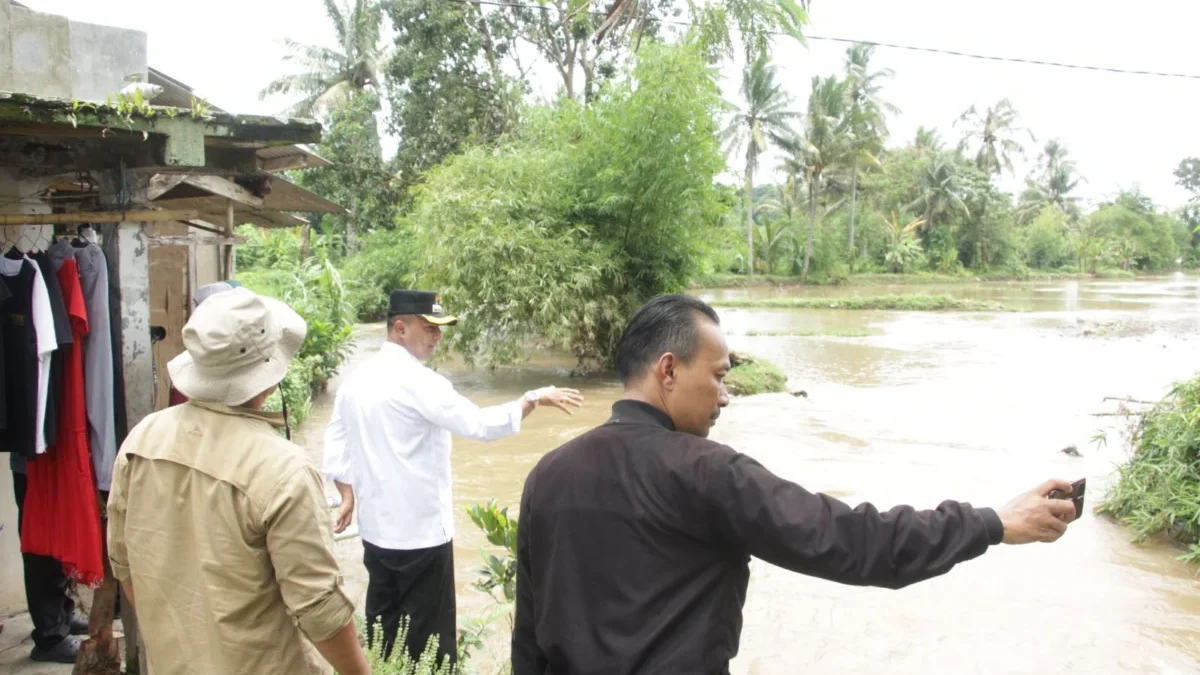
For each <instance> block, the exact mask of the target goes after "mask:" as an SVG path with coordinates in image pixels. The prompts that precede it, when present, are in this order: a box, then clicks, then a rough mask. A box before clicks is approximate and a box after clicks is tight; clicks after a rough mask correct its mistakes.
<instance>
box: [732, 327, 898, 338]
mask: <svg viewBox="0 0 1200 675" xmlns="http://www.w3.org/2000/svg"><path fill="white" fill-rule="evenodd" d="M746 335H748V336H750V337H846V338H854V337H868V336H871V335H879V331H875V330H867V329H865V328H832V329H829V330H748V331H746Z"/></svg>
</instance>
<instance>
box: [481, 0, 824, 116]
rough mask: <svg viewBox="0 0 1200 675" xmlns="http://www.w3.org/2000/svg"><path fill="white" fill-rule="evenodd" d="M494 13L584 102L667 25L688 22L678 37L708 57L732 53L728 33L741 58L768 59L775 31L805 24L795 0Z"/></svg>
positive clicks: (563, 0) (661, 0)
mask: <svg viewBox="0 0 1200 675" xmlns="http://www.w3.org/2000/svg"><path fill="white" fill-rule="evenodd" d="M602 7H604V8H603V9H602ZM685 8H686V9H687V10H688V14H689V16H687V17H685V16H684V9H685ZM500 15H501V16H502V17H503V19H504V20H505V21H506V22H507V24H508V28H509V30H511V31H512V33H513V34H514V35H516V36H518V37H519V38H521V39H522V40H523V41H525V42H527V43H529V44H531V45H533V46H534V47H535V48H536V49H537V51H538V54H539V55H540V56H541V57H542V58H543V59H544V60H545V61H546V62H547V63H549V64H551V65H553V66H554V68H555V71H556V72H557V73H558V75H559V77H560V78H561V79H562V83H563V91H564V93H565V95H566V96H567V97H568V98H577V97H582V100H583V101H584V102H585V103H586V102H588V101H590V100H591V98H592V95H593V93H594V92H595V91H596V83H597V82H598V81H599V80H600V79H603V78H604V77H607V76H608V75H610V74H613V73H615V72H617V70H618V66H619V64H620V63H622V62H623V61H624V59H625V58H626V57H628V55H629V54H630V53H631V52H637V51H638V49H639V48H640V47H641V45H642V44H643V42H644V41H648V40H653V39H656V38H661V37H665V35H664V33H665V32H666V29H667V28H668V27H673V26H675V25H677V24H687V25H689V26H690V28H687V29H684V30H683V33H684V35H685V39H694V40H697V41H698V44H699V45H700V47H701V48H702V49H704V50H705V51H706V53H707V55H708V57H709V58H710V59H712V60H713V61H714V62H715V60H717V59H719V58H721V57H725V58H728V57H729V56H732V48H733V43H734V39H735V38H737V39H739V40H740V41H741V42H742V44H743V45H745V54H746V56H747V61H755V60H757V59H758V58H765V57H766V56H767V54H768V52H769V46H770V43H771V39H772V37H773V36H775V35H789V36H792V37H795V38H797V39H801V34H800V29H801V27H802V26H803V25H804V24H805V23H806V22H807V21H808V17H807V14H806V12H805V6H804V4H803V3H801V4H797V2H796V1H795V0H724V1H718V2H710V3H705V4H703V5H702V6H701V5H696V4H694V3H690V2H689V3H687V4H686V5H685V6H684V7H681V6H680V5H679V4H678V3H675V2H672V1H671V0H644V1H642V2H635V1H634V0H614V2H612V3H610V4H607V6H602V5H598V4H597V3H596V2H594V0H545V2H542V3H539V4H538V5H537V6H536V7H532V6H530V5H528V4H525V3H510V5H506V6H504V7H503V8H502V9H501V11H500ZM693 29H695V30H693ZM580 74H582V76H583V77H582V80H583V81H582V87H581V86H580V81H579V76H580Z"/></svg>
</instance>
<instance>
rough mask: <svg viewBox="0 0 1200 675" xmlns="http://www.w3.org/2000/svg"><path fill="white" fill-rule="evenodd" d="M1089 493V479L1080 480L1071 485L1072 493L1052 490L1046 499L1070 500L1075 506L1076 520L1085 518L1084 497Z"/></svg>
mask: <svg viewBox="0 0 1200 675" xmlns="http://www.w3.org/2000/svg"><path fill="white" fill-rule="evenodd" d="M1086 491H1087V478H1080V479H1079V480H1077V481H1075V482H1074V483H1071V491H1070V492H1062V491H1061V490H1051V491H1050V492H1049V493H1048V494H1047V495H1046V497H1047V498H1049V499H1069V500H1071V503H1073V504H1074V505H1075V518H1076V519H1078V518H1080V517H1082V516H1083V495H1084V493H1085V492H1086Z"/></svg>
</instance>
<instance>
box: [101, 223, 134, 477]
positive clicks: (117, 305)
mask: <svg viewBox="0 0 1200 675" xmlns="http://www.w3.org/2000/svg"><path fill="white" fill-rule="evenodd" d="M119 238H120V227H119V226H118V225H117V224H115V223H113V224H106V225H104V239H103V248H102V252H103V253H104V259H105V262H106V263H107V265H108V311H109V317H110V319H109V328H110V333H111V340H112V342H111V345H112V371H113V378H112V388H111V389H110V391H109V393H108V394H106V395H107V396H110V397H111V398H112V403H113V435H114V437H115V439H116V445H117V446H118V447H120V445H121V443H123V442H124V441H125V436H126V435H128V433H129V420H128V419H127V417H126V413H125V371H124V365H123V363H124V362H123V361H122V354H123V352H124V345H123V344H122V342H121V265H120V261H121V259H120V253H119V250H118V248H117V242H118V240H119ZM115 461H116V453H115V452H114V453H113V461H112V462H109V463H108V472H107V476H108V481H109V482H111V480H112V465H113V463H115ZM104 478H105V476H104V475H103V474H102V475H100V476H97V480H98V481H102V480H104ZM105 484H107V483H105Z"/></svg>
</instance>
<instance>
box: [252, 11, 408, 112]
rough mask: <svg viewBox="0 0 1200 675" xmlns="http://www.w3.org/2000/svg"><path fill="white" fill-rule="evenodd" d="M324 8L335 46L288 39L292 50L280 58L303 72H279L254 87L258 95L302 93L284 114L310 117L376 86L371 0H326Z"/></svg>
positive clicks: (378, 55) (375, 20) (376, 16)
mask: <svg viewBox="0 0 1200 675" xmlns="http://www.w3.org/2000/svg"><path fill="white" fill-rule="evenodd" d="M325 12H326V13H327V14H328V15H329V21H330V23H332V24H333V30H334V34H335V35H336V36H337V42H338V48H337V49H329V48H327V47H319V46H315V45H305V44H300V43H298V42H296V41H294V40H287V41H286V44H287V46H288V48H289V49H290V50H291V51H292V53H291V54H289V55H288V56H286V57H284V59H285V60H288V61H297V62H299V63H300V64H301V67H302V71H301V72H299V73H294V74H291V75H285V76H283V77H280V78H278V79H276V80H274V81H272V82H271V83H270V84H268V85H267V86H266V88H264V89H263V90H262V91H261V92H259V98H261V99H265V98H266V97H268V96H274V95H285V96H286V95H288V94H292V93H298V94H301V95H302V96H303V98H302V99H301V100H300V101H298V102H297V103H295V104H293V105H292V106H291V107H290V108H288V109H287V111H286V113H287V114H289V115H296V116H300V117H313V116H314V115H315V114H317V113H321V112H326V113H327V112H329V111H331V110H333V109H334V108H336V107H337V106H339V105H341V104H342V103H343V102H344V101H345V99H346V98H347V97H348V96H349V95H351V94H353V93H356V92H360V91H365V90H367V89H376V93H378V91H377V87H378V86H379V82H380V78H379V69H380V64H381V63H382V61H383V60H384V58H385V56H384V54H383V53H382V52H381V51H380V49H379V25H380V10H379V5H378V3H377V2H376V1H375V0H354V4H353V5H352V6H342V5H339V4H338V3H337V2H336V1H335V0H325Z"/></svg>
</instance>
